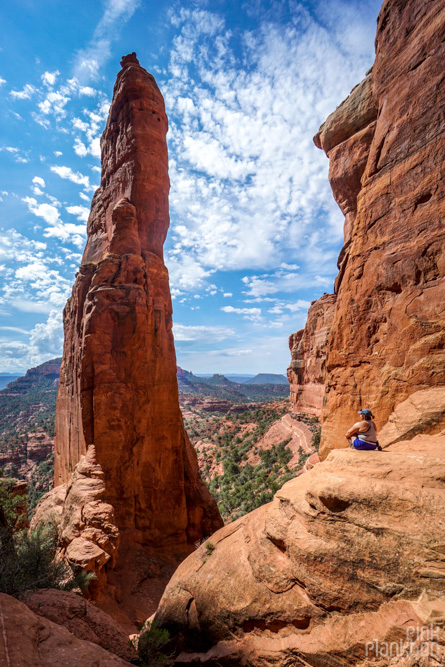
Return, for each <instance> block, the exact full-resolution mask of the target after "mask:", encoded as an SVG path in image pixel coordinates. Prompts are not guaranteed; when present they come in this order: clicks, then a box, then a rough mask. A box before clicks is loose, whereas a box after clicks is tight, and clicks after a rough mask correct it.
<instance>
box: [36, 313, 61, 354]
mask: <svg viewBox="0 0 445 667" xmlns="http://www.w3.org/2000/svg"><path fill="white" fill-rule="evenodd" d="M29 342H30V347H31V359H32V362H33V363H41V362H42V361H43V360H44V359H48V358H49V359H51V358H53V357H58V356H61V354H62V349H63V325H62V313H61V311H60V309H57V310H56V309H53V310H51V312H50V313H49V315H48V319H47V321H46V322H39V323H38V324H36V325H35V327H34V329H33V330H32V331H31V333H30V338H29Z"/></svg>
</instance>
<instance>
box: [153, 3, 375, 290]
mask: <svg viewBox="0 0 445 667" xmlns="http://www.w3.org/2000/svg"><path fill="white" fill-rule="evenodd" d="M275 4H277V6H281V4H280V3H275ZM323 11H325V13H327V11H328V9H327V8H325V9H323ZM327 21H328V19H327V18H324V17H323V15H322V11H321V9H320V16H319V17H315V18H314V14H311V13H309V11H307V10H306V9H305V8H304V6H303V5H302V4H300V3H294V4H293V5H292V6H291V9H290V20H288V21H287V22H286V23H279V22H276V21H275V19H274V15H273V13H271V14H270V16H269V18H268V20H267V21H260V22H259V24H258V27H257V29H254V30H250V31H249V32H245V33H241V34H240V36H239V38H237V41H238V44H237V46H239V49H236V48H235V47H234V41H233V34H232V30H231V29H230V28H229V27H228V26H226V25H225V23H224V20H223V19H222V18H221V17H220V16H219V15H218V14H216V13H215V12H212V11H208V10H204V9H189V8H182V9H181V10H180V11H178V12H176V13H175V14H174V15H173V14H172V16H171V22H172V24H173V25H174V26H175V28H176V29H177V30H178V31H179V34H178V35H177V36H176V38H175V39H174V43H173V49H172V51H171V60H170V66H169V79H168V80H167V81H166V83H165V87H164V90H165V98H166V103H167V108H168V109H170V114H169V116H170V133H169V141H170V156H171V157H170V177H171V183H172V189H171V195H170V204H171V211H172V222H173V224H172V241H171V243H170V246H169V248H168V257H169V258H171V259H172V260H173V259H174V258H180V261H181V263H182V264H183V265H184V269H185V271H187V270H188V269H190V274H189V275H188V276H185V274H184V272H182V274H181V279H182V284H183V286H184V285H185V283H188V287H187V288H186V289H193V287H194V286H196V284H197V283H196V282H195V280H194V279H195V278H196V280H197V281H198V283H200V282H201V281H202V274H201V275H200V271H199V270H198V268H197V266H200V267H201V268H202V271H203V273H206V272H212V271H214V270H220V271H227V270H240V269H246V268H250V269H262V270H264V269H271V268H272V267H273V266H276V265H278V264H280V262H283V261H288V262H290V263H295V260H297V261H296V263H297V264H300V265H301V267H302V270H304V271H306V270H307V268H308V267H309V264H310V259H312V256H311V257H309V255H308V253H307V248H308V247H310V246H312V245H313V242H314V238H313V232H314V230H318V231H319V235H318V243H319V246H320V254H323V253H327V252H330V253H331V255H330V257H329V261H330V264H329V269H326V270H328V272H329V279H330V280H331V281H332V277H333V276H332V274H333V273H335V265H333V264H332V254H333V255H334V256H335V255H336V254H337V253H338V250H339V247H340V244H341V238H342V223H343V219H342V215H341V213H340V211H339V210H338V208H337V206H336V204H335V202H334V200H333V198H332V194H331V191H330V187H329V183H328V180H327V169H328V162H327V160H326V157H325V156H324V154H323V153H322V152H321V151H319V150H317V149H316V148H315V146H314V145H313V143H312V136H313V135H314V134H315V132H316V131H317V129H318V127H319V125H320V123H321V122H322V121H323V120H324V119H325V117H326V116H327V115H328V113H329V112H330V111H331V110H332V109H333V108H335V106H336V105H337V104H338V103H339V102H340V101H341V100H342V99H343V98H344V97H345V96H346V95H347V94H348V92H349V90H350V89H351V88H352V87H353V85H355V84H356V83H357V81H359V80H360V78H361V77H362V76H363V75H364V73H365V71H366V69H367V68H368V67H369V65H370V64H371V63H372V59H373V54H372V38H370V39H369V40H368V41H365V46H363V45H362V47H361V48H360V49H359V51H358V54H354V55H352V51H348V50H345V49H344V48H343V45H342V42H341V34H340V32H339V31H338V32H337V31H335V29H334V28H333V29H332V30H331V31H328V30H327V29H326V22H327ZM349 22H350V24H351V25H352V26H353V25H354V24H360V25H361V24H362V23H363V21H361V18H360V10H357V11H356V12H355V14H354V11H353V9H351V11H350V15H349ZM338 72H341V73H342V76H341V77H339V76H338ZM179 220H180V224H175V221H179ZM332 250H333V253H332ZM186 257H192V258H193V260H194V261H192V262H189V261H188V260H187V259H186ZM334 261H335V260H334ZM327 266H328V262H323V271H324V270H325V268H326V267H327ZM319 271H321V269H320V270H319ZM173 283H174V284H176V283H175V282H174V281H173Z"/></svg>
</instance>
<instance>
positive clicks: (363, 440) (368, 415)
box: [346, 409, 382, 451]
mask: <svg viewBox="0 0 445 667" xmlns="http://www.w3.org/2000/svg"><path fill="white" fill-rule="evenodd" d="M358 413H359V415H363V418H364V419H363V421H361V422H357V423H356V424H354V426H351V428H350V429H349V431H346V437H347V439H348V440H349V442H350V446H351V447H352V448H353V449H368V450H370V449H379V450H380V451H381V449H382V448H381V447H380V445H379V443H378V440H377V431H376V428H375V424H374V422H373V421H372V420H373V417H374V415H373V414H372V412H371V410H366V409H365V410H359V412H358Z"/></svg>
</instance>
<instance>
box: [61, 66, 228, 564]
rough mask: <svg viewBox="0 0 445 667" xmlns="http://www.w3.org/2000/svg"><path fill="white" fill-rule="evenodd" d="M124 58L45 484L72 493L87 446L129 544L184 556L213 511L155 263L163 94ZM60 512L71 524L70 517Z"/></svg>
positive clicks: (215, 523) (68, 330) (205, 530)
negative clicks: (181, 396)
mask: <svg viewBox="0 0 445 667" xmlns="http://www.w3.org/2000/svg"><path fill="white" fill-rule="evenodd" d="M121 64H122V69H121V71H120V72H119V74H118V76H117V80H116V84H115V87H114V92H113V101H112V104H111V108H110V112H109V116H108V120H107V125H106V128H105V131H104V133H103V135H102V139H101V152H102V177H101V185H100V187H99V188H98V190H97V191H96V193H95V195H94V197H93V201H92V206H91V213H90V216H89V219H88V226H87V235H88V237H87V243H86V247H85V251H84V254H83V258H82V264H81V267H80V269H79V273H78V275H77V277H76V282H75V285H74V287H73V292H72V296H71V298H70V299H69V300H68V302H67V305H66V307H65V310H64V329H65V343H64V353H63V360H62V367H61V374H60V387H59V393H58V398H57V416H56V436H55V472H54V483H55V485H56V486H57V485H61V484H64V483H68V484H70V485H71V493H73V490H74V486H75V484H77V482H78V481H79V480H77V482H76V474H77V475H78V474H79V473H80V471H79V469H78V470H77V473H75V476H74V482H72V481H71V482H70V479H71V475H72V474H73V472H74V470H75V466H76V465H77V464H78V462H79V460H80V459H81V457H82V456H84V455H85V454H86V453H87V449H88V448H89V447H90V446H94V465H97V466H98V467H99V469H100V471H101V475H103V483H104V488H103V489H102V490H101V496H100V502H101V503H105V504H106V505H108V506H110V507H111V508H112V510H113V515H114V517H113V520H112V521H111V520H110V523H112V524H114V525H115V526H116V527H117V529H118V531H119V533H120V535H121V539H122V540H124V541H125V544H126V548H128V547H129V545H131V544H134V545H145V546H152V547H156V549H165V550H167V551H168V550H170V551H172V550H174V551H175V553H177V554H179V553H182V554H184V553H187V552H188V551H189V550H190V549H191V545H193V543H194V542H196V541H197V540H200V539H201V538H202V537H203V536H205V535H210V534H211V533H212V532H213V531H214V530H215V529H216V528H218V527H220V526H221V525H222V521H221V518H220V516H219V512H218V510H217V507H216V503H215V502H214V500H213V498H212V497H211V496H210V494H209V493H208V491H207V489H206V487H205V485H204V483H203V482H202V480H201V478H200V475H199V470H198V464H197V458H196V454H195V452H194V450H193V448H192V446H191V444H190V442H189V439H188V437H187V435H186V433H185V431H184V427H183V421H182V416H181V412H180V409H179V402H178V386H177V380H176V358H175V349H174V342H173V335H172V305H171V298H170V290H169V282H168V272H167V269H166V267H165V265H164V261H163V243H164V240H165V237H166V234H167V229H168V225H169V213H168V192H169V177H168V163H167V144H166V132H167V116H166V114H165V108H164V101H163V98H162V95H161V93H160V91H159V89H158V87H157V85H156V82H155V80H154V78H153V77H152V76H151V74H148V72H146V70H145V69H143V68H142V67H141V66H140V65H139V63H138V61H137V58H136V56H135V54H131V55H129V56H126V57H124V58H123V60H122V63H121ZM69 493H70V492H69V491H68V496H69ZM77 495H78V494H77ZM68 496H67V500H66V501H65V505H66V502H69V499H68ZM84 500H85V498H84ZM86 502H88V503H89V505H91V503H92V502H93V501H92V500H91V499H90V498H87V499H86ZM84 511H85V510H82V512H83V513H84ZM110 511H111V510H110ZM93 514H94V512H93ZM82 516H83V515H82ZM110 516H111V515H110ZM90 519H91V521H89V522H88V525H91V526H93V525H94V517H90ZM63 521H64V522H65V523H66V522H67V521H68V523H69V518H67V515H65V518H64V520H63ZM68 528H69V526H66V525H65V526H64V527H63V529H62V532H63V534H62V538H63V539H62V541H63V542H64V540H65V538H64V535H65V533H66V531H67V530H68ZM72 528H73V526H72V525H71V529H72ZM82 531H84V528H83V527H82V528H81V532H82ZM72 532H73V531H72ZM74 532H75V531H74ZM74 532H73V534H74ZM75 539H76V540H79V539H83V538H82V537H81V535H78V536H76V537H75ZM93 542H94V540H93ZM71 544H72V542H71ZM69 549H70V547H69V546H67V550H69ZM105 551H107V550H105ZM107 553H108V555H109V556H110V554H109V552H107ZM114 558H115V556H112V557H111V558H110V559H109V564H110V563H111V562H112V561H113V559H114ZM109 564H108V565H105V566H104V568H105V570H106V569H107V568H109Z"/></svg>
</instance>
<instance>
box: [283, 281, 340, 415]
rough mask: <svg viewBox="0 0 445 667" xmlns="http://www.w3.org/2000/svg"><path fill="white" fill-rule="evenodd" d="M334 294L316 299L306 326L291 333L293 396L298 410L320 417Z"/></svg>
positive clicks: (290, 379)
mask: <svg viewBox="0 0 445 667" xmlns="http://www.w3.org/2000/svg"><path fill="white" fill-rule="evenodd" d="M335 302H336V297H335V294H324V295H323V296H322V297H321V299H318V300H317V301H313V302H312V303H311V306H310V308H309V310H308V314H307V322H306V326H305V327H304V329H300V331H297V333H294V334H292V335H291V336H290V337H289V348H290V351H291V356H292V361H291V363H290V366H289V368H288V369H287V378H288V380H289V384H290V400H291V406H292V409H293V410H294V411H295V412H304V413H307V414H309V415H315V416H317V417H321V409H322V405H323V396H324V384H325V379H326V355H327V347H328V339H329V332H330V330H331V326H332V321H333V319H334V312H335Z"/></svg>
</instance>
